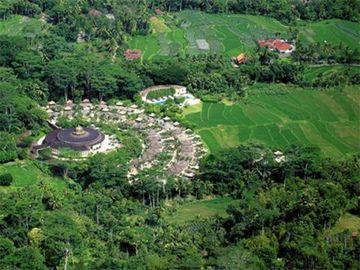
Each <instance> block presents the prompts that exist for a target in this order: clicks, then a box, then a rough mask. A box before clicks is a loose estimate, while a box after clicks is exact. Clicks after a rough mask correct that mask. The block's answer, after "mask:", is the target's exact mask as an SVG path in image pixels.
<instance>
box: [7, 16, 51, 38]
mask: <svg viewBox="0 0 360 270" xmlns="http://www.w3.org/2000/svg"><path fill="white" fill-rule="evenodd" d="M44 26H45V23H43V22H41V21H40V20H38V19H34V18H29V17H24V16H20V15H14V16H11V17H10V18H8V19H6V20H0V35H10V36H28V37H31V36H34V35H37V34H39V33H40V32H41V31H42V30H43V28H44Z"/></svg>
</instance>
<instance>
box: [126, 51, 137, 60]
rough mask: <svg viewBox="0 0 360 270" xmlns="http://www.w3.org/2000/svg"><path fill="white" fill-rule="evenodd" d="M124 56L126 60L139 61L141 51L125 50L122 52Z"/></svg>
mask: <svg viewBox="0 0 360 270" xmlns="http://www.w3.org/2000/svg"><path fill="white" fill-rule="evenodd" d="M124 56H125V58H126V60H135V59H139V58H140V57H141V50H130V49H127V50H126V51H125V52H124Z"/></svg>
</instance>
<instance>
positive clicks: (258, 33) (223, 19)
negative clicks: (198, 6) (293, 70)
mask: <svg viewBox="0 0 360 270" xmlns="http://www.w3.org/2000/svg"><path fill="white" fill-rule="evenodd" d="M174 16H175V17H176V18H177V19H178V20H179V21H181V22H182V23H181V25H179V26H175V25H172V26H169V25H168V26H167V27H168V28H165V27H163V26H162V27H161V29H165V31H160V32H159V31H156V29H158V28H159V23H158V22H155V24H154V20H153V19H152V20H150V23H151V25H152V29H153V31H152V34H150V35H147V36H136V37H134V38H133V39H131V41H130V42H129V46H130V48H132V49H141V50H142V51H143V52H144V54H143V58H144V59H148V58H153V57H161V56H169V55H170V56H171V55H177V54H181V55H184V54H185V53H189V54H199V53H204V50H202V49H201V48H199V47H198V42H197V40H206V42H207V43H208V44H209V47H210V48H209V51H211V52H212V53H215V52H217V53H225V54H227V55H229V56H230V55H231V56H233V55H236V54H239V53H240V52H248V51H251V50H252V49H253V48H254V47H255V45H256V43H255V42H256V39H259V38H267V37H273V36H274V35H275V33H282V34H284V35H285V34H286V30H287V27H286V26H284V25H282V24H281V23H280V22H278V21H276V20H275V19H272V18H267V17H261V16H251V15H222V14H207V13H203V12H196V11H183V12H180V13H176V14H174Z"/></svg>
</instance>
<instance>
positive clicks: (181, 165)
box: [32, 86, 206, 179]
mask: <svg viewBox="0 0 360 270" xmlns="http://www.w3.org/2000/svg"><path fill="white" fill-rule="evenodd" d="M177 89H178V93H179V94H182V93H186V91H185V90H184V89H183V88H180V86H178V88H177ZM45 109H46V111H47V113H48V114H49V122H50V123H51V125H52V126H53V127H54V130H53V131H51V132H50V133H48V134H47V135H46V136H45V137H43V138H41V139H40V140H39V141H38V142H37V144H36V145H33V148H32V152H34V153H36V154H37V152H38V151H41V150H42V149H45V148H50V149H51V150H52V155H53V157H54V158H62V157H61V155H60V156H59V153H61V149H71V150H74V151H76V152H78V153H79V155H80V157H83V158H85V157H89V156H91V155H94V154H96V153H106V152H110V151H113V150H115V149H116V148H119V147H121V143H122V142H121V141H120V140H118V139H117V138H116V136H115V135H114V134H106V133H103V132H102V131H101V130H100V129H99V128H96V126H97V125H98V124H100V123H102V124H104V123H105V124H111V125H115V126H118V129H119V130H122V131H124V130H132V131H133V132H135V133H137V134H138V137H139V138H141V140H142V148H143V149H142V151H141V152H142V154H141V156H139V157H138V158H136V159H134V160H132V161H131V162H130V169H129V173H128V177H129V178H130V179H136V175H137V174H138V173H140V172H141V171H143V170H145V169H149V168H152V167H158V168H160V170H163V171H164V173H166V174H168V175H172V176H175V177H181V178H193V177H194V176H195V174H196V172H197V171H198V169H199V160H200V159H201V157H203V156H204V155H205V153H206V150H205V149H204V147H203V145H202V142H201V139H200V136H198V135H195V134H194V133H193V131H192V130H190V129H186V128H184V127H182V126H181V125H180V123H178V122H174V121H172V120H171V119H170V118H169V117H163V118H159V117H156V115H155V114H147V113H145V110H144V109H143V108H141V107H139V106H137V105H135V104H132V105H129V106H126V105H124V104H123V102H117V103H116V104H115V105H107V104H106V103H105V102H100V103H99V104H92V103H90V101H89V100H83V101H82V102H81V103H80V104H74V103H73V102H72V101H71V100H69V101H68V102H67V103H66V104H64V105H61V104H56V103H55V102H53V101H50V102H49V103H48V105H47V106H46V108H45ZM62 117H66V119H70V120H71V119H74V118H79V117H80V118H82V119H84V120H85V121H86V122H87V123H89V127H81V126H77V127H75V128H59V127H57V123H58V119H59V118H62ZM164 157H165V158H164ZM78 158H79V157H78Z"/></svg>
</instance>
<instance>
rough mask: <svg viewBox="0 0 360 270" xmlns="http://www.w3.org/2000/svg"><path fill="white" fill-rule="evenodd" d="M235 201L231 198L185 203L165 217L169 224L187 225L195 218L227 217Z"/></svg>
mask: <svg viewBox="0 0 360 270" xmlns="http://www.w3.org/2000/svg"><path fill="white" fill-rule="evenodd" d="M232 202H234V200H233V199H232V198H230V197H223V198H221V197H219V198H215V199H204V200H197V201H193V202H185V203H183V204H181V205H179V206H176V210H175V211H174V212H173V213H171V214H169V215H168V216H166V217H165V219H166V220H167V221H168V222H169V223H173V224H174V223H175V224H180V225H181V224H185V223H186V222H189V221H191V220H194V219H195V218H197V217H199V218H209V217H214V216H220V217H227V213H226V209H227V207H228V206H229V205H230V203H232Z"/></svg>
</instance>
